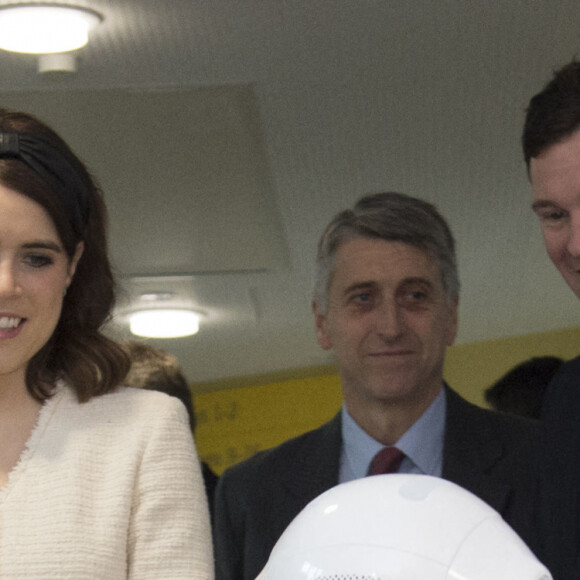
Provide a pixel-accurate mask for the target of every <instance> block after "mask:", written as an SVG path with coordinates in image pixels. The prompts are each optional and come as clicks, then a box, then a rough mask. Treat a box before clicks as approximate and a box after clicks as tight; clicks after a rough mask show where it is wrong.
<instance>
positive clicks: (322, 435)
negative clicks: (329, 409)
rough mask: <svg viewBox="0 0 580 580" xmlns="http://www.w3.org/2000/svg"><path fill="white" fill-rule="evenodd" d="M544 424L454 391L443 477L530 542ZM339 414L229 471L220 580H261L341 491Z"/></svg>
mask: <svg viewBox="0 0 580 580" xmlns="http://www.w3.org/2000/svg"><path fill="white" fill-rule="evenodd" d="M537 429H538V427H537V424H536V422H534V421H531V420H526V419H521V418H519V417H511V416H508V415H504V414H500V413H495V412H492V411H487V410H484V409H481V408H479V407H477V406H475V405H472V404H470V403H468V402H467V401H465V400H464V399H462V398H461V397H460V396H459V395H457V394H456V393H455V392H454V391H452V390H451V389H449V388H447V420H446V426H445V440H444V449H443V474H442V475H443V477H444V478H445V479H448V480H449V481H452V482H454V483H457V484H458V485H460V486H462V487H464V488H466V489H468V490H470V491H471V492H473V493H475V494H476V495H478V496H479V497H480V498H482V499H483V500H484V501H486V502H487V503H488V504H489V505H491V506H492V507H493V508H495V509H496V510H497V511H499V512H500V513H501V514H502V515H503V516H504V518H505V519H506V520H507V521H508V522H509V523H510V524H511V525H512V527H513V528H514V529H515V530H516V531H517V532H518V533H520V535H522V537H523V538H524V539H525V540H526V541H529V538H530V529H531V525H532V524H531V510H530V505H531V501H532V492H533V489H532V484H533V478H532V473H531V468H530V461H531V455H532V452H533V450H534V447H535V445H536V437H537ZM341 445H342V435H341V419H340V413H339V414H338V415H337V416H335V417H334V419H332V420H331V421H329V422H328V423H326V424H324V425H323V426H322V427H320V428H318V429H316V430H314V431H310V432H308V433H305V434H304V435H301V436H299V437H296V438H294V439H291V440H290V441H287V442H285V443H283V444H282V445H280V446H278V447H275V448H273V449H270V450H267V451H263V452H260V453H258V454H257V455H255V456H254V457H251V458H250V459H248V460H246V461H244V462H242V463H239V464H237V465H234V466H233V467H231V468H229V469H227V470H226V471H225V472H224V474H223V475H222V476H221V477H220V482H219V484H218V489H217V493H216V501H215V512H214V547H215V558H216V580H254V579H255V578H256V576H257V575H258V574H259V572H260V571H261V570H262V568H263V567H264V566H265V564H266V562H267V560H268V557H269V555H270V552H271V550H272V548H273V547H274V544H275V543H276V541H277V540H278V538H279V537H280V536H281V535H282V532H283V531H284V530H285V528H286V527H287V526H288V524H289V523H290V522H291V521H292V520H293V519H294V517H295V516H296V515H297V514H298V513H299V512H300V511H301V510H302V509H303V508H304V507H305V506H306V504H308V503H309V502H310V501H311V500H313V499H314V498H315V497H317V496H319V495H320V494H321V493H323V492H325V491H326V490H328V489H330V488H331V487H333V486H335V485H337V484H338V473H339V460H340V453H341Z"/></svg>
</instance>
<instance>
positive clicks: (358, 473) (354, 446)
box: [340, 389, 446, 482]
mask: <svg viewBox="0 0 580 580" xmlns="http://www.w3.org/2000/svg"><path fill="white" fill-rule="evenodd" d="M341 413H342V442H343V443H342V452H341V468H340V469H341V472H340V481H341V482H342V481H349V480H351V479H357V478H359V477H364V476H365V475H366V474H367V470H368V467H369V464H370V462H371V460H372V458H373V457H374V456H375V454H376V453H377V452H378V451H380V450H381V449H382V448H383V447H384V445H382V443H379V442H378V441H377V440H376V439H373V438H372V437H371V436H370V435H368V434H367V433H366V432H365V431H363V429H362V428H361V427H359V425H358V424H357V423H356V421H355V420H354V419H353V418H352V417H351V416H350V414H349V413H348V411H347V409H346V406H345V405H344V404H343V406H342V410H341ZM445 416H446V394H445V389H441V391H440V392H439V394H438V395H437V397H435V399H434V401H433V402H432V403H431V405H430V406H429V407H428V408H427V410H426V411H425V412H424V413H423V414H422V415H421V417H419V419H417V421H415V423H414V424H413V425H412V426H411V427H410V428H409V429H408V430H407V431H406V432H405V433H404V434H403V436H402V437H401V438H400V439H399V440H398V441H397V443H396V444H395V445H396V446H397V447H398V448H399V449H400V450H401V451H403V452H404V453H405V455H406V458H405V460H404V462H403V465H402V466H401V470H400V471H403V472H405V473H424V474H427V475H434V476H441V471H442V466H443V438H444V432H445Z"/></svg>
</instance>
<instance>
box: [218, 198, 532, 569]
mask: <svg viewBox="0 0 580 580" xmlns="http://www.w3.org/2000/svg"><path fill="white" fill-rule="evenodd" d="M458 299H459V280H458V276H457V267H456V259H455V247H454V240H453V237H452V235H451V232H450V230H449V228H448V226H447V224H446V222H445V220H444V219H443V218H442V217H441V215H440V214H439V213H438V211H437V210H436V209H435V207H434V206H432V205H431V204H429V203H426V202H425V201H422V200H419V199H416V198H413V197H409V196H406V195H402V194H398V193H383V194H376V195H371V196H367V197H364V198H362V199H361V200H360V201H359V202H358V203H357V204H356V205H355V207H354V208H353V209H352V210H350V209H349V210H346V211H343V212H341V213H340V214H338V215H337V216H336V217H335V218H334V219H333V220H332V221H331V223H330V224H329V226H328V227H327V228H326V231H325V232H324V233H323V235H322V238H321V240H320V243H319V247H318V259H317V281H316V289H315V296H314V301H313V310H314V319H315V327H316V334H317V337H318V342H319V343H320V345H321V346H322V348H324V349H329V350H332V351H333V353H334V357H335V359H336V362H337V365H338V370H339V374H340V379H341V384H342V391H343V396H344V405H343V408H342V410H341V411H340V413H339V414H338V415H337V416H336V417H335V418H334V419H332V420H331V421H330V422H329V423H326V424H325V425H323V426H322V427H320V428H318V429H316V430H314V431H311V432H309V433H306V434H304V435H302V436H299V437H297V438H295V439H292V440H290V441H288V442H286V443H284V444H282V445H280V446H279V447H276V448H274V449H271V450H268V451H263V452H261V453H259V454H257V455H255V456H254V457H252V458H250V459H248V460H246V461H245V462H243V463H240V464H238V465H235V466H233V467H231V468H230V469H228V470H226V472H225V473H224V474H223V475H222V477H221V478H220V483H219V484H218V489H217V493H216V502H215V514H214V516H215V517H214V522H215V527H214V541H215V554H216V566H217V570H216V572H217V574H216V577H217V580H254V578H255V577H256V576H257V575H258V573H259V572H260V571H261V569H262V568H263V566H264V565H265V564H266V561H267V559H268V556H269V554H270V551H271V550H272V547H273V546H274V544H275V543H276V541H277V540H278V538H279V537H280V535H281V534H282V532H283V531H284V529H285V528H286V527H287V526H288V524H289V523H290V522H291V520H292V519H293V518H294V517H295V516H296V515H297V514H298V513H299V512H300V511H301V510H302V509H303V508H304V507H305V506H306V504H307V503H309V502H310V501H311V500H312V499H314V498H315V497H316V496H318V495H320V494H321V493H323V492H324V491H326V490H327V489H329V488H331V487H333V486H334V485H336V484H338V483H340V482H345V481H349V480H352V479H356V478H360V477H364V476H366V475H367V474H369V473H371V474H372V473H375V472H380V471H383V472H384V471H385V470H386V471H389V472H394V471H400V472H406V473H423V474H428V475H433V476H440V477H444V478H446V479H449V480H450V481H453V482H455V483H457V484H459V485H461V486H463V487H465V488H467V489H469V490H471V491H472V492H473V493H475V494H476V495H478V496H479V497H481V498H482V499H483V500H485V501H486V502H487V503H488V504H490V505H491V506H493V507H494V508H496V509H497V510H498V511H500V512H501V513H502V514H503V516H504V517H505V518H506V519H507V521H508V522H509V523H511V524H512V526H513V527H514V528H515V529H516V531H518V532H519V533H520V534H521V535H522V536H523V537H524V538H527V536H528V533H529V528H528V525H529V509H528V505H527V503H526V501H527V499H528V496H527V492H528V489H527V486H528V485H529V484H530V478H529V476H528V475H529V474H528V465H529V462H530V454H531V451H530V450H531V448H532V445H533V440H534V437H535V434H536V425H535V423H534V422H530V421H528V420H526V419H523V418H519V417H513V418H510V417H509V416H506V415H502V414H499V413H493V412H491V411H486V410H483V409H480V408H478V407H476V406H474V405H471V404H469V403H467V402H466V401H464V400H463V399H462V398H461V397H459V395H457V394H456V393H455V392H454V391H452V390H451V389H450V388H449V387H447V386H444V383H443V377H442V375H443V362H444V358H445V351H446V348H447V346H449V345H450V344H452V343H453V341H454V339H455V333H456V330H457V307H458ZM384 449H386V451H383V450H384ZM397 450H399V451H397ZM401 452H402V453H401ZM385 454H386V455H387V456H393V455H394V456H396V464H394V465H393V464H391V465H390V466H389V467H386V466H385V465H383V466H382V467H381V468H378V467H377V468H376V469H375V465H376V463H377V462H376V461H375V460H374V458H375V457H379V458H383V459H384V455H385ZM388 458H389V457H387V459H388ZM391 459H392V457H391ZM385 525H388V523H387V522H385Z"/></svg>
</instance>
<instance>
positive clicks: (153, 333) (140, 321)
mask: <svg viewBox="0 0 580 580" xmlns="http://www.w3.org/2000/svg"><path fill="white" fill-rule="evenodd" d="M199 318H200V315H199V314H198V313H197V312H194V311H193V310H175V309H149V310H138V311H136V312H132V313H131V314H129V327H130V329H131V333H132V334H134V335H136V336H145V337H149V338H178V337H180V336H190V335H192V334H196V333H197V332H198V330H199Z"/></svg>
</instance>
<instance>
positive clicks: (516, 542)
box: [256, 474, 552, 580]
mask: <svg viewBox="0 0 580 580" xmlns="http://www.w3.org/2000/svg"><path fill="white" fill-rule="evenodd" d="M551 578H552V577H551V576H550V573H549V572H548V570H547V569H546V568H545V567H544V566H543V565H542V564H541V563H540V562H539V561H538V560H537V559H536V557H535V556H534V555H533V554H532V552H531V551H530V550H529V548H528V547H527V546H526V545H525V543H524V542H523V541H522V540H521V539H520V537H519V536H518V535H517V534H516V533H515V532H514V531H513V530H512V528H510V527H509V526H508V524H506V523H505V522H504V521H503V519H502V518H501V516H500V515H499V514H498V513H497V512H496V511H495V510H494V509H492V508H491V507H489V506H488V505H487V504H486V503H485V502H483V501H482V500H480V499H479V498H478V497H476V496H475V495H473V494H472V493H470V492H468V491H466V490H465V489H463V488H461V487H459V486H458V485H455V484H453V483H450V482H449V481H445V480H444V479H440V478H436V477H430V476H427V475H403V474H391V475H376V476H371V477H365V478H363V479H358V480H356V481H352V482H349V483H345V484H342V485H338V486H336V487H334V488H332V489H330V490H329V491H327V492H325V493H324V494H322V495H321V496H319V497H318V498H316V499H315V500H313V501H312V502H311V503H310V504H308V505H307V506H306V507H305V508H304V509H303V510H302V512H300V513H299V514H298V516H296V518H295V519H294V520H293V521H292V523H291V524H290V525H289V526H288V528H287V529H286V531H285V532H284V533H283V534H282V536H281V537H280V539H279V540H278V542H277V543H276V546H275V547H274V549H273V550H272V553H271V555H270V559H269V560H268V563H267V564H266V566H265V568H264V569H263V570H262V572H261V574H260V575H259V576H258V578H257V579H256V580H551Z"/></svg>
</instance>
